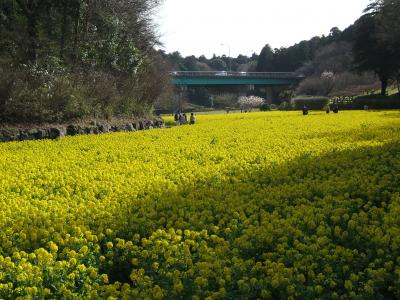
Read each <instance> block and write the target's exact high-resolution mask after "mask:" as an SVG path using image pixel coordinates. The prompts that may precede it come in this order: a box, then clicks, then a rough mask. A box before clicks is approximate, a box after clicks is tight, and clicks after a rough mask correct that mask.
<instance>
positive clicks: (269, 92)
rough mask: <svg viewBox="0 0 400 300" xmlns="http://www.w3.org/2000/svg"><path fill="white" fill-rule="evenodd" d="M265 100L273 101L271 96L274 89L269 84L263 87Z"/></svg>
mask: <svg viewBox="0 0 400 300" xmlns="http://www.w3.org/2000/svg"><path fill="white" fill-rule="evenodd" d="M265 98H266V99H265V100H266V101H267V103H269V104H271V103H273V100H274V99H273V98H274V89H273V87H271V86H268V87H266V88H265Z"/></svg>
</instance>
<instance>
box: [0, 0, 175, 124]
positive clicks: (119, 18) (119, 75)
mask: <svg viewBox="0 0 400 300" xmlns="http://www.w3.org/2000/svg"><path fill="white" fill-rule="evenodd" d="M159 4H160V0H122V1H112V0H2V1H1V2H0V121H2V122H57V121H58V122H61V121H63V120H66V119H71V118H85V117H102V118H103V117H104V118H110V117H112V116H117V115H133V114H145V113H147V112H148V111H150V109H151V107H152V104H153V101H154V99H155V98H157V97H158V95H159V94H160V92H161V90H162V88H163V84H162V83H163V82H165V83H166V82H167V81H168V79H167V76H166V69H165V72H162V71H161V72H160V70H163V68H164V67H163V61H162V59H161V58H160V57H159V55H158V54H157V52H156V51H155V50H154V46H155V45H157V44H158V43H159V42H158V37H157V35H156V34H155V30H154V26H153V23H152V21H151V14H152V12H153V11H154V9H155V8H156V7H157V6H158V5H159ZM160 83H161V84H160Z"/></svg>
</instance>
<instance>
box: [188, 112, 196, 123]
mask: <svg viewBox="0 0 400 300" xmlns="http://www.w3.org/2000/svg"><path fill="white" fill-rule="evenodd" d="M194 122H196V117H195V116H194V114H193V113H191V114H190V123H189V124H190V125H194Z"/></svg>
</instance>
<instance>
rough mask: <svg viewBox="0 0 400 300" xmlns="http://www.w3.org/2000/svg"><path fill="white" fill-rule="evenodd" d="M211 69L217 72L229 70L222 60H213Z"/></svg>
mask: <svg viewBox="0 0 400 300" xmlns="http://www.w3.org/2000/svg"><path fill="white" fill-rule="evenodd" d="M211 67H212V68H213V69H214V70H216V71H226V70H228V66H227V64H226V63H225V61H223V60H222V59H220V58H216V59H213V60H212V61H211Z"/></svg>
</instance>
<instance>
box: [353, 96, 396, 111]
mask: <svg viewBox="0 0 400 300" xmlns="http://www.w3.org/2000/svg"><path fill="white" fill-rule="evenodd" d="M365 105H366V106H368V108H369V109H394V108H397V109H398V108H400V94H394V95H391V96H382V95H366V96H359V97H356V98H355V99H354V100H353V108H354V109H363V108H364V106H365Z"/></svg>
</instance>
